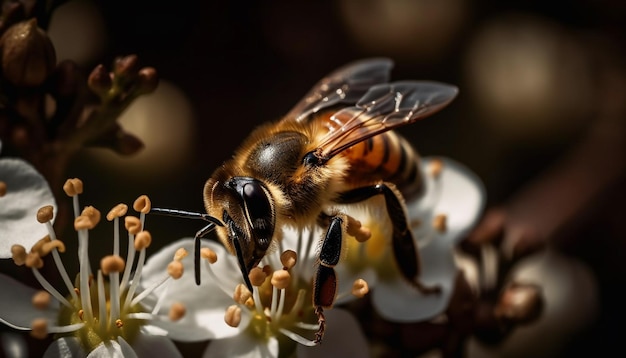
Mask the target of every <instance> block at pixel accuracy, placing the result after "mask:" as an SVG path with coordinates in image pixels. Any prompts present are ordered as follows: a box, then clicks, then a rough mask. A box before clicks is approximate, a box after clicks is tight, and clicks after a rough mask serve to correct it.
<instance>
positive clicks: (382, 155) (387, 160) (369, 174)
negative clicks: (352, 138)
mask: <svg viewBox="0 0 626 358" xmlns="http://www.w3.org/2000/svg"><path fill="white" fill-rule="evenodd" d="M342 155H343V156H345V157H346V158H348V161H349V162H350V165H351V167H350V170H349V174H348V176H347V178H346V180H347V182H348V183H353V184H354V185H363V184H367V183H371V182H376V181H381V180H383V181H386V182H391V183H394V184H395V185H396V186H397V188H398V190H400V192H401V193H402V195H403V196H404V198H405V199H407V200H408V199H411V198H413V197H415V196H418V195H420V194H421V191H422V189H423V183H422V174H421V173H420V168H419V161H420V159H419V155H418V154H417V152H416V151H415V150H414V149H413V147H412V146H411V144H410V143H409V142H408V141H407V140H406V139H404V138H403V137H401V136H400V135H399V134H397V133H396V132H394V131H388V132H385V133H382V134H379V135H377V136H374V137H372V138H369V139H367V140H365V141H363V142H361V143H358V144H356V145H354V146H352V147H350V148H349V149H347V150H346V151H344V152H343V153H342Z"/></svg>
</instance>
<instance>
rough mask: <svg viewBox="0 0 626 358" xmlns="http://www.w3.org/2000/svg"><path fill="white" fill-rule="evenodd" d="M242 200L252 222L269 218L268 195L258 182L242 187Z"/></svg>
mask: <svg viewBox="0 0 626 358" xmlns="http://www.w3.org/2000/svg"><path fill="white" fill-rule="evenodd" d="M243 199H244V202H245V204H246V209H247V210H248V215H250V218H251V219H252V221H254V220H255V219H263V218H267V217H270V216H271V211H272V209H271V205H270V202H269V198H268V194H267V192H266V190H265V189H264V188H263V186H262V185H261V183H259V182H255V181H252V182H249V183H246V184H245V185H244V186H243Z"/></svg>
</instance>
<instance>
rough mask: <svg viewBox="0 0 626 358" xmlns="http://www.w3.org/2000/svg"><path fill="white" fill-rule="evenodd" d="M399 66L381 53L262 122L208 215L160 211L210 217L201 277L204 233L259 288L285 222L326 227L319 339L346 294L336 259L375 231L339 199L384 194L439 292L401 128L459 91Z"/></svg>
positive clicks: (225, 170)
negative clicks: (416, 211)
mask: <svg viewBox="0 0 626 358" xmlns="http://www.w3.org/2000/svg"><path fill="white" fill-rule="evenodd" d="M392 66H393V62H392V61H391V60H389V59H385V58H372V59H366V60H361V61H357V62H354V63H351V64H348V65H346V66H344V67H341V68H339V69H338V70H336V71H334V72H332V73H330V74H329V75H328V76H326V77H325V78H323V79H322V80H320V81H319V82H318V83H317V84H316V85H315V86H314V87H313V88H312V89H311V90H310V91H309V93H307V94H306V96H305V97H304V98H303V99H302V100H301V101H300V102H299V103H297V104H296V106H295V107H293V108H292V109H291V110H290V111H289V112H288V113H287V115H286V116H284V117H283V118H282V119H280V120H279V121H277V122H273V123H269V124H265V125H262V126H260V127H259V128H257V129H256V130H254V131H253V132H252V133H251V134H250V135H249V136H248V138H247V139H246V140H245V141H244V142H243V143H242V144H241V146H240V147H239V149H238V150H237V151H236V152H235V154H234V156H233V157H232V159H230V160H228V161H226V162H225V163H224V164H223V165H222V166H220V167H219V168H217V170H215V172H214V173H213V175H212V176H211V177H210V178H209V179H208V180H207V182H206V184H205V186H204V193H203V197H204V206H205V209H206V214H200V213H190V212H185V211H178V210H171V209H156V208H155V209H152V212H154V213H160V214H166V215H174V216H184V217H195V218H199V219H203V220H206V221H208V222H209V224H208V225H207V226H206V227H204V228H203V229H201V230H200V231H198V232H197V233H196V235H195V271H196V283H198V284H199V283H200V270H199V257H200V255H199V251H200V238H201V237H203V236H205V235H206V234H208V233H209V232H211V231H214V230H215V231H217V234H218V237H219V239H220V241H221V242H222V243H223V244H224V246H225V247H226V249H227V250H228V251H229V252H230V253H232V254H233V255H235V256H236V258H237V261H238V264H239V267H240V269H241V274H242V276H243V279H244V281H245V283H246V285H247V286H248V288H249V289H250V291H252V285H251V283H250V279H249V278H248V274H249V272H250V270H252V269H253V268H254V267H256V266H257V265H258V264H259V262H260V261H261V260H262V259H263V257H264V256H265V254H266V253H267V252H268V250H269V249H270V247H271V246H272V245H273V243H276V242H278V241H279V240H281V238H282V228H283V227H287V226H291V227H295V228H313V227H314V226H315V225H322V227H323V229H324V230H325V233H324V234H323V235H322V238H321V240H322V241H321V245H320V249H319V254H318V255H319V259H318V262H319V264H318V265H317V268H316V272H315V278H314V286H313V305H314V307H315V312H316V314H317V317H318V322H319V326H320V327H319V330H318V332H317V334H316V341H319V340H321V338H322V335H323V332H324V325H325V319H324V313H323V312H324V309H325V308H329V307H331V306H332V304H333V301H334V299H335V295H336V289H337V278H336V273H335V270H334V267H335V265H337V263H338V262H339V259H340V256H341V255H340V253H341V248H342V245H343V244H344V236H345V235H346V234H349V235H352V236H358V235H367V232H365V231H364V230H362V228H360V222H359V221H358V220H356V219H355V218H352V217H351V216H349V215H347V214H346V213H343V212H342V211H340V210H338V209H337V207H339V206H343V205H349V204H356V203H362V202H365V201H367V200H368V199H370V198H372V197H375V196H381V197H382V198H384V204H385V206H386V210H387V212H388V215H389V219H390V224H391V225H392V227H393V228H392V237H391V238H390V241H391V246H392V251H393V254H394V257H395V261H396V264H397V266H398V269H399V271H400V272H401V274H402V275H403V277H404V278H405V279H406V280H407V281H408V282H410V283H411V284H412V285H413V286H414V287H415V288H416V289H418V290H420V291H421V292H423V293H433V292H437V291H438V287H429V286H426V285H424V284H422V283H421V282H420V280H419V274H420V260H419V253H418V251H417V246H416V244H415V240H414V238H413V233H412V231H411V229H410V226H409V223H408V222H407V212H406V207H405V204H404V202H405V199H406V198H408V197H415V196H418V195H419V194H420V189H422V182H421V180H420V173H419V163H418V160H419V157H418V155H417V153H416V152H415V151H414V149H413V148H412V147H411V145H410V144H409V143H408V142H407V141H406V140H405V139H403V138H402V137H400V135H398V134H397V133H396V132H395V131H392V129H394V128H397V127H401V126H404V125H407V124H410V123H413V122H416V121H418V120H421V119H423V118H426V117H428V116H430V115H432V114H434V113H435V112H437V111H439V110H440V109H442V108H443V107H445V106H446V105H448V104H449V103H450V102H451V101H452V100H453V99H454V98H455V97H456V95H457V93H458V89H457V87H455V86H452V85H449V84H444V83H439V82H431V81H399V82H391V83H388V80H389V76H390V71H391V68H392Z"/></svg>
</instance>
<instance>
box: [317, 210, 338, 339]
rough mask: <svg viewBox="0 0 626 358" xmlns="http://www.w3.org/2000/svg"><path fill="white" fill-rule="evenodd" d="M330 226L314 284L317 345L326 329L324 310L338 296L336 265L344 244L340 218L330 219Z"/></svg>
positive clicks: (329, 306)
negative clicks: (317, 326)
mask: <svg viewBox="0 0 626 358" xmlns="http://www.w3.org/2000/svg"><path fill="white" fill-rule="evenodd" d="M329 219H330V224H329V225H328V230H327V231H326V235H325V236H324V241H323V242H322V247H321V249H320V253H319V265H318V266H317V272H316V273H315V281H314V282H313V306H315V314H316V315H317V323H318V325H319V328H318V330H317V333H315V343H320V342H321V341H322V337H323V336H324V330H325V329H326V318H325V317H324V308H331V307H332V306H333V302H334V301H335V297H336V296H337V275H336V273H335V269H334V268H333V267H335V265H337V263H338V262H339V258H340V257H341V245H342V242H343V231H344V228H343V222H344V220H343V219H342V218H341V217H340V216H333V217H330V218H329Z"/></svg>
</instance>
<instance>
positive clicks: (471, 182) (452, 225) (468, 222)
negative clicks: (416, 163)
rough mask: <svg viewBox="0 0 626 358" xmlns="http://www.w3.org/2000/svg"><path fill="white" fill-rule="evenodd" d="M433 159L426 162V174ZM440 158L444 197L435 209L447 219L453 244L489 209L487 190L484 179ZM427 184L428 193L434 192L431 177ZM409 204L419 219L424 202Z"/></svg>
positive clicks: (435, 212)
mask: <svg viewBox="0 0 626 358" xmlns="http://www.w3.org/2000/svg"><path fill="white" fill-rule="evenodd" d="M433 159H434V158H431V157H429V158H424V159H423V163H422V167H423V170H424V172H426V171H427V170H426V168H428V165H429V163H431V162H432V160H433ZM437 159H439V160H441V161H442V162H443V170H442V171H441V174H440V178H439V179H438V180H440V181H441V183H440V184H441V194H440V195H441V196H440V197H439V200H438V201H437V203H436V204H435V206H434V210H433V214H434V215H438V214H445V215H446V216H447V218H446V220H447V223H446V226H447V232H448V236H447V238H448V239H449V240H451V243H457V242H458V241H459V240H460V239H462V238H463V236H464V235H466V234H467V233H468V232H469V230H471V229H472V227H473V226H474V225H475V224H476V222H477V221H478V219H479V218H480V215H481V213H482V211H483V209H484V206H485V199H486V194H485V193H486V191H485V187H484V185H483V183H482V181H481V180H480V178H479V177H478V176H477V175H476V174H474V173H473V172H471V171H470V170H469V169H468V168H467V167H465V166H464V165H462V164H460V163H458V162H456V161H454V160H452V159H449V158H443V157H437ZM426 185H427V190H431V189H432V185H433V183H432V179H431V178H427V181H426ZM408 205H409V207H408V210H409V215H410V216H412V217H416V216H415V215H416V214H415V213H416V211H418V210H419V206H420V201H416V202H414V203H408ZM418 217H419V216H418ZM427 224H428V223H427Z"/></svg>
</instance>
